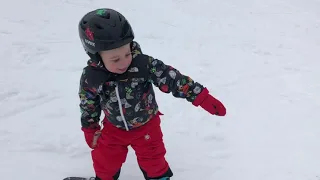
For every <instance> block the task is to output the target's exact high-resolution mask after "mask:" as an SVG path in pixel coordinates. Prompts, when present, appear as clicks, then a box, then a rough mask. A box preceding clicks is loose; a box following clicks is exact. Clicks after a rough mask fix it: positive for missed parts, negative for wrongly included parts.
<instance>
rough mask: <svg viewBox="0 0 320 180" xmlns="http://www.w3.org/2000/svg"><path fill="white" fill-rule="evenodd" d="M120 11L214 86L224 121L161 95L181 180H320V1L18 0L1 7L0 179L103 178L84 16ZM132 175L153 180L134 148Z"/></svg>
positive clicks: (160, 51)
mask: <svg viewBox="0 0 320 180" xmlns="http://www.w3.org/2000/svg"><path fill="white" fill-rule="evenodd" d="M99 7H111V8H115V9H118V10H120V11H121V12H122V13H123V14H124V15H125V16H126V17H127V18H128V19H129V21H130V22H131V24H132V26H133V28H134V31H135V34H136V40H137V41H138V42H139V43H140V45H141V47H142V50H143V52H145V53H147V54H149V55H152V56H153V57H156V58H159V59H161V60H164V62H165V63H167V64H170V65H173V66H174V67H176V68H177V69H179V70H180V71H181V72H182V73H184V74H187V75H190V76H191V77H192V78H193V79H194V80H196V81H199V82H201V83H202V84H204V85H205V86H207V87H208V88H209V90H210V91H211V92H212V94H213V95H214V96H216V97H217V98H219V99H220V100H221V101H222V102H223V103H225V105H226V107H227V113H228V114H227V116H226V117H213V116H210V115H209V114H208V113H206V112H205V111H203V110H202V109H200V108H194V107H193V106H192V105H191V104H189V103H187V102H186V101H185V100H179V99H174V98H173V96H171V95H168V94H163V93H161V92H160V91H159V90H157V89H156V93H157V100H158V102H159V105H160V108H161V109H160V110H161V111H162V112H163V113H164V116H163V121H162V127H163V132H164V139H165V143H166V147H167V159H168V161H169V163H170V165H171V167H172V169H173V172H174V178H173V179H177V180H178V179H185V180H191V179H223V180H234V179H239V180H257V179H259V180H320V155H319V152H320V129H319V125H320V123H319V119H320V113H319V108H320V96H319V92H320V83H319V82H320V71H319V65H320V61H319V58H320V36H319V30H320V20H319V17H320V11H319V7H320V2H319V1H318V0H310V1H302V0H292V1H289V0H282V1H275V0H270V1H262V0H246V1H235V0H226V1H219V2H218V1H216V2H215V1H211V0H201V1H198V2H196V1H191V0H162V1H161V2H160V1H159V2H152V3H150V2H149V1H145V0H141V1H127V0H120V1H101V0H77V1H76V0H58V1H53V0H47V1H40V0H25V1H17V0H12V1H9V2H7V4H2V5H1V7H0V23H1V27H0V38H1V42H0V49H1V51H0V60H1V66H0V77H1V79H0V87H1V88H0V109H1V111H0V123H1V125H0V144H1V145H0V147H1V148H0V174H1V175H2V177H4V178H8V179H10V180H15V179H17V180H18V179H22V178H23V179H27V180H29V179H30V180H37V179H43V178H44V177H45V178H46V179H48V180H57V179H62V178H63V177H65V176H86V177H89V176H93V175H94V171H93V169H92V161H91V157H90V150H89V149H88V147H87V145H86V143H85V141H84V137H83V133H82V132H81V130H80V112H79V108H78V104H79V99H78V95H77V91H78V86H79V78H80V75H81V73H82V68H83V67H84V66H85V65H86V60H87V58H88V57H87V56H86V54H85V53H84V51H83V49H82V47H81V43H80V41H79V38H78V32H77V24H78V22H79V19H80V17H81V16H82V15H83V14H84V13H86V12H87V11H90V10H92V9H95V8H99ZM120 178H121V179H132V180H138V179H142V173H141V172H140V170H139V168H138V166H137V163H136V157H135V154H134V152H133V151H132V150H131V149H130V151H129V154H128V157H127V162H126V163H125V164H124V166H123V170H122V174H121V177H120Z"/></svg>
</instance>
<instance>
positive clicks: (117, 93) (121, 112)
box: [116, 85, 129, 131]
mask: <svg viewBox="0 0 320 180" xmlns="http://www.w3.org/2000/svg"><path fill="white" fill-rule="evenodd" d="M116 95H117V99H118V104H119V110H120V114H121V118H122V121H123V123H124V126H125V127H126V130H127V131H129V128H128V124H127V121H126V119H125V118H124V114H123V111H122V104H121V99H120V95H119V89H118V85H116Z"/></svg>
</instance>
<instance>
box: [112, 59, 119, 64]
mask: <svg viewBox="0 0 320 180" xmlns="http://www.w3.org/2000/svg"><path fill="white" fill-rule="evenodd" d="M119 60H120V59H115V60H112V61H113V62H115V63H116V62H118V61H119Z"/></svg>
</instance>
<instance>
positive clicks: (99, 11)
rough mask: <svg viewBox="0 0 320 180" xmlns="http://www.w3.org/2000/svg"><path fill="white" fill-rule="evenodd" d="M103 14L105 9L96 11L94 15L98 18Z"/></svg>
mask: <svg viewBox="0 0 320 180" xmlns="http://www.w3.org/2000/svg"><path fill="white" fill-rule="evenodd" d="M105 13H106V10H105V9H98V10H97V12H96V14H97V15H100V16H103V15H104V14H105Z"/></svg>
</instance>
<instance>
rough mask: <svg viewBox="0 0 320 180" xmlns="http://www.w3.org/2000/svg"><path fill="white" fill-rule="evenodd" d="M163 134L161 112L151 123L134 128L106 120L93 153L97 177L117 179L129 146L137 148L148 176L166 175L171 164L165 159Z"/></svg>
mask: <svg viewBox="0 0 320 180" xmlns="http://www.w3.org/2000/svg"><path fill="white" fill-rule="evenodd" d="M162 137H163V134H162V131H161V127H160V117H159V116H158V115H157V116H155V117H154V118H153V119H152V120H150V121H149V122H148V123H147V124H145V125H143V126H141V127H139V128H137V129H133V130H130V131H126V130H121V129H119V128H117V127H115V126H113V125H112V124H110V123H109V122H108V121H107V120H105V121H104V128H103V129H102V132H101V136H100V137H99V139H98V144H97V147H96V148H95V149H93V150H92V152H91V156H92V160H93V167H94V170H95V173H96V176H98V177H99V178H100V179H102V180H113V176H115V174H117V172H118V171H119V170H120V169H121V167H122V164H123V163H124V162H125V161H126V157H127V153H128V146H129V145H130V146H131V147H132V149H133V150H134V151H135V154H136V156H137V161H138V164H139V166H140V168H141V169H142V170H143V171H145V172H146V174H147V176H148V177H150V178H152V177H158V176H161V175H163V174H165V173H166V172H167V171H168V169H169V165H168V163H167V161H166V159H165V154H166V149H165V146H164V143H163V139H162Z"/></svg>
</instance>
